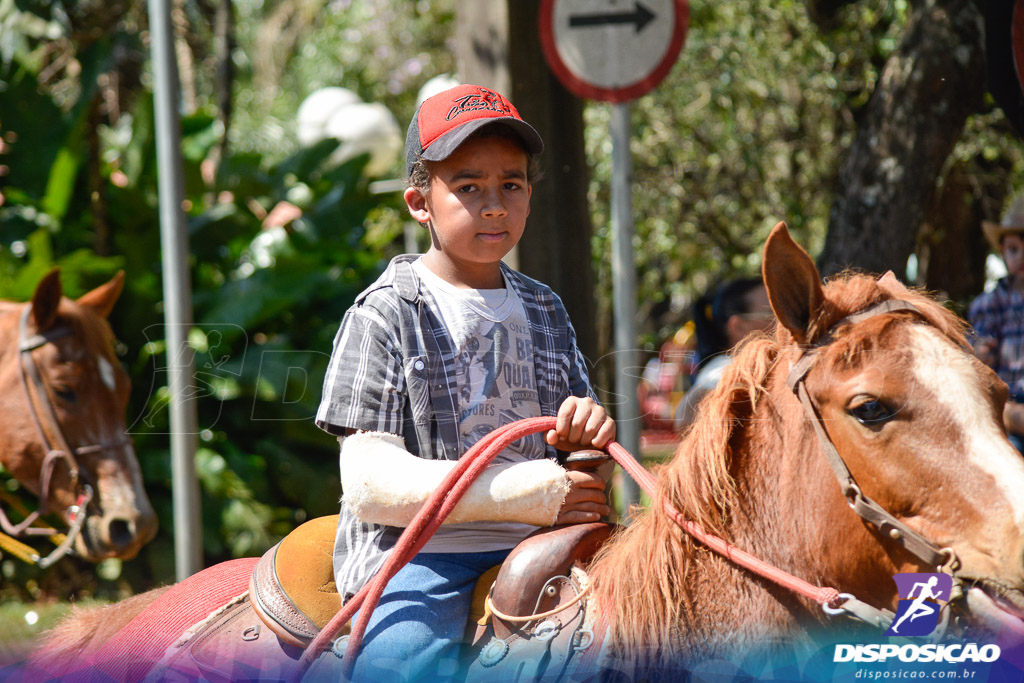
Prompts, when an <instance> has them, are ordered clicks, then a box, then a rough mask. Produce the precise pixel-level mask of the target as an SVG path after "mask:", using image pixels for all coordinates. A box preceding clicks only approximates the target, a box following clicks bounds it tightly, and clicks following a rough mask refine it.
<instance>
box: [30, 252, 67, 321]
mask: <svg viewBox="0 0 1024 683" xmlns="http://www.w3.org/2000/svg"><path fill="white" fill-rule="evenodd" d="M62 296H64V288H63V287H62V286H61V284H60V268H54V269H53V270H51V271H50V272H49V273H47V274H46V275H44V276H43V279H42V280H40V281H39V284H38V285H36V291H35V293H34V294H32V321H33V322H34V323H35V325H36V332H45V331H46V330H48V329H50V328H51V327H52V326H53V323H54V322H56V320H57V308H58V307H59V306H60V299H61V297H62Z"/></svg>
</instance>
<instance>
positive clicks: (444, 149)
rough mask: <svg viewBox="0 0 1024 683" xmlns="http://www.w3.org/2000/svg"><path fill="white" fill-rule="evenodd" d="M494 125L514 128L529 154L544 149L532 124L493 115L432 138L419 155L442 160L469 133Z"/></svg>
mask: <svg viewBox="0 0 1024 683" xmlns="http://www.w3.org/2000/svg"><path fill="white" fill-rule="evenodd" d="M494 125H499V126H507V127H509V128H511V129H512V130H514V131H515V132H516V134H517V135H518V136H519V137H520V139H522V141H523V145H525V146H526V151H527V152H529V153H530V154H540V153H541V152H543V151H544V141H543V140H541V137H540V133H538V132H537V131H536V130H534V128H533V126H531V125H530V124H528V123H527V122H526V121H522V120H520V119H514V118H512V117H493V118H486V119H477V120H475V121H469V122H467V123H464V124H462V125H461V126H459V127H458V128H456V129H455V130H451V131H448V132H447V133H445V134H444V135H442V136H441V137H439V138H438V139H437V140H434V142H432V143H431V145H430V146H429V147H427V148H426V149H425V150H423V153H422V154H421V155H420V156H422V157H423V158H424V159H426V160H427V161H444V160H445V159H447V158H448V157H450V156H451V155H452V153H453V152H454V151H455V150H456V149H458V148H459V145H461V144H462V143H463V142H465V141H466V138H468V137H469V136H470V135H472V134H473V133H475V132H476V131H478V130H480V129H481V128H483V127H485V126H494Z"/></svg>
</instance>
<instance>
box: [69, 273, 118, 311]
mask: <svg viewBox="0 0 1024 683" xmlns="http://www.w3.org/2000/svg"><path fill="white" fill-rule="evenodd" d="M122 289H124V271H123V270H119V271H117V275H115V276H114V277H112V278H111V279H110V282H108V283H107V284H105V285H100V286H99V287H97V288H96V289H94V290H92V291H91V292H87V293H85V294H83V295H82V296H80V297H79V298H78V303H79V304H80V305H82V306H88V307H89V308H91V309H93V310H94V311H96V313H98V314H99V315H100V317H103V318H106V317H107V316H108V315H110V311H112V310H113V309H114V304H115V303H116V302H117V297H119V296H121V290H122Z"/></svg>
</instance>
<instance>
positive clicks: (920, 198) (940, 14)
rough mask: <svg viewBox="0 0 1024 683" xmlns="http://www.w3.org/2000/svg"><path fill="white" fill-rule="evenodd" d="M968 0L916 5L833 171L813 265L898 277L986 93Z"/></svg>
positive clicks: (976, 19)
mask: <svg viewBox="0 0 1024 683" xmlns="http://www.w3.org/2000/svg"><path fill="white" fill-rule="evenodd" d="M984 73H985V67H984V53H983V49H982V22H981V14H980V13H979V11H978V8H977V7H976V6H975V4H974V0H919V1H918V2H915V3H913V6H912V8H911V14H910V19H909V21H908V23H907V27H906V30H905V33H904V36H903V40H902V42H901V44H900V46H899V48H898V49H897V50H896V52H895V53H893V54H892V56H890V57H889V60H888V62H887V63H886V65H885V68H884V70H883V72H882V75H881V78H880V79H879V82H878V85H877V86H876V88H875V92H874V94H873V96H872V98H871V101H870V102H869V103H868V106H867V111H866V112H865V114H864V119H863V121H862V123H861V124H860V126H859V127H858V131H857V137H856V139H855V140H854V143H853V146H852V147H851V148H850V151H849V154H848V156H847V158H846V160H845V161H844V162H843V165H842V167H841V168H840V171H839V187H840V190H839V192H838V193H837V195H836V200H835V203H834V204H833V206H832V212H831V216H830V218H829V231H828V236H827V237H826V240H825V247H824V249H823V250H822V252H821V255H820V256H819V259H818V260H819V268H820V270H821V272H822V274H825V275H828V274H832V273H835V272H837V271H839V270H842V269H843V268H846V267H854V268H858V269H862V270H867V271H871V272H884V271H886V270H892V271H894V272H895V273H896V274H897V275H898V276H900V277H903V275H904V273H905V269H906V263H907V258H908V257H909V256H910V254H911V253H912V252H913V251H914V245H915V241H916V238H917V234H918V231H919V229H920V227H921V223H922V221H923V220H924V215H925V208H926V207H927V206H928V204H929V202H930V201H931V200H932V196H933V194H934V192H935V186H936V180H937V178H938V177H939V176H940V174H941V172H942V169H943V166H944V165H945V163H946V159H947V157H948V156H949V154H950V152H951V151H952V149H953V145H954V144H955V143H956V140H957V138H958V137H959V135H960V132H961V131H962V129H963V126H964V122H965V121H966V119H967V117H968V116H969V115H970V114H971V113H973V112H975V111H977V110H978V109H979V108H980V105H981V96H982V93H983V91H984V80H985V79H984Z"/></svg>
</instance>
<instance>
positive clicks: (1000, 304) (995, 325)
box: [967, 277, 1024, 400]
mask: <svg viewBox="0 0 1024 683" xmlns="http://www.w3.org/2000/svg"><path fill="white" fill-rule="evenodd" d="M967 317H968V320H969V321H970V323H971V326H972V327H973V328H974V333H975V337H976V339H978V340H982V339H994V340H995V341H996V344H997V350H996V353H997V358H998V360H997V363H998V365H997V366H996V367H995V368H994V369H995V371H996V373H997V374H998V375H999V377H1000V379H1002V380H1003V381H1004V382H1006V383H1007V384H1008V385H1009V387H1010V395H1011V396H1016V397H1017V400H1020V398H1021V396H1022V395H1024V296H1021V293H1020V292H1019V291H1018V290H1017V289H1016V288H1015V287H1013V285H1012V282H1011V279H1010V278H1009V277H1004V278H1002V279H1000V280H999V282H998V283H996V287H995V289H993V290H992V291H991V292H986V293H984V294H981V295H979V296H978V297H977V298H976V299H975V300H974V301H973V302H971V307H970V309H969V311H968V313H967Z"/></svg>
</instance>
